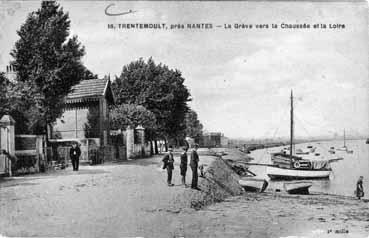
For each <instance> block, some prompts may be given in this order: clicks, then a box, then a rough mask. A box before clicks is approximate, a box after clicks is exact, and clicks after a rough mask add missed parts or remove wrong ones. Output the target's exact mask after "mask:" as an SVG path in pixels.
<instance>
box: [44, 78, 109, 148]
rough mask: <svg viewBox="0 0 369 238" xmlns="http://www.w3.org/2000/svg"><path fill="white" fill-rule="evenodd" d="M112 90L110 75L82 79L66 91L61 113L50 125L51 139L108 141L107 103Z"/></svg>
mask: <svg viewBox="0 0 369 238" xmlns="http://www.w3.org/2000/svg"><path fill="white" fill-rule="evenodd" d="M112 104H114V94H113V91H112V89H111V82H110V80H109V79H90V80H83V81H81V82H80V83H79V84H77V85H75V86H74V87H73V88H72V90H71V92H70V93H69V94H68V95H67V97H66V100H65V104H64V113H63V115H62V116H61V117H60V118H59V119H58V120H57V121H56V123H55V124H54V125H53V126H52V128H51V133H50V134H51V138H52V139H80V138H99V142H100V145H107V144H109V141H110V140H109V137H110V126H109V125H110V118H109V105H112Z"/></svg>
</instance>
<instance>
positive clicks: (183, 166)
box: [179, 147, 188, 187]
mask: <svg viewBox="0 0 369 238" xmlns="http://www.w3.org/2000/svg"><path fill="white" fill-rule="evenodd" d="M187 160H188V159H187V147H183V153H182V154H181V164H180V165H179V168H180V170H181V176H182V185H183V186H185V187H187V185H186V172H187Z"/></svg>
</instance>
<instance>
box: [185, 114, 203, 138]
mask: <svg viewBox="0 0 369 238" xmlns="http://www.w3.org/2000/svg"><path fill="white" fill-rule="evenodd" d="M185 123H186V136H188V137H191V138H194V139H195V141H196V142H197V143H198V142H199V140H200V137H201V136H202V129H203V126H202V124H201V122H200V120H199V119H198V116H197V113H196V112H195V111H194V110H189V111H188V112H187V113H186V117H185Z"/></svg>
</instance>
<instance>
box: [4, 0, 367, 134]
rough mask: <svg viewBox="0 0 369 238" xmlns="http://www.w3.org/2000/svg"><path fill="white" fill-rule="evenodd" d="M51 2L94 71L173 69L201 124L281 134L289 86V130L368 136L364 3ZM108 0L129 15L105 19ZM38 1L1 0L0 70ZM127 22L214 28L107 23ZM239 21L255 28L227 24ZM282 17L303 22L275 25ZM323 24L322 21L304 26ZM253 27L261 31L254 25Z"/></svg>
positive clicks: (285, 130)
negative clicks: (145, 64) (149, 63)
mask: <svg viewBox="0 0 369 238" xmlns="http://www.w3.org/2000/svg"><path fill="white" fill-rule="evenodd" d="M59 3H60V5H61V6H62V7H63V9H64V10H65V11H67V12H69V16H70V19H71V34H72V35H77V36H78V39H79V40H80V42H81V43H82V44H83V45H84V46H85V48H86V55H85V56H84V58H83V61H84V63H85V65H86V66H87V67H88V68H89V69H90V70H91V71H92V72H94V73H96V74H98V75H99V77H103V76H104V75H108V74H110V75H111V76H114V75H119V74H120V73H121V70H122V67H123V66H124V65H126V64H129V63H130V62H131V61H134V60H137V59H139V58H141V57H142V58H143V59H148V58H149V57H153V59H154V61H155V62H157V63H159V62H161V63H163V64H166V65H168V66H169V67H170V68H173V69H174V68H176V69H179V70H180V71H181V72H182V74H183V77H184V78H185V79H186V80H185V85H186V86H187V87H188V89H189V90H190V92H191V98H192V101H191V102H190V103H189V104H190V107H191V108H193V109H194V110H195V111H196V112H197V113H198V115H199V119H200V120H201V122H202V124H203V125H204V128H205V130H207V131H219V132H222V133H224V134H225V135H226V136H227V137H232V138H265V137H269V138H276V137H286V136H288V133H289V107H290V106H289V96H290V91H291V90H293V93H294V99H295V100H294V103H295V124H296V126H295V134H296V136H300V137H312V136H323V135H324V136H333V134H334V133H338V135H341V134H342V133H343V129H344V128H345V129H346V133H347V134H351V135H365V136H367V135H369V118H368V117H369V104H368V102H369V100H368V99H369V98H368V96H369V94H368V92H369V91H368V88H369V81H368V53H369V51H368V42H369V41H368V16H367V13H368V7H367V5H368V3H367V2H351V1H349V2H344V1H338V2H334V1H333V2H332V1H329V2H316V1H313V2H309V1H301V2H298V1H289V2H283V1H272V2H267V1H262V2H258V1H249V2H189V1H183V2H171V1H170V2H162V1H160V2H146V1H128V2H125V1H59ZM112 3H114V4H115V5H113V6H111V7H110V8H109V10H110V12H114V13H119V12H126V11H129V10H133V11H136V12H134V13H132V14H126V15H121V16H107V15H106V14H105V13H104V10H105V8H106V7H107V6H108V5H109V4H112ZM39 7H40V2H39V1H18V2H17V1H1V0H0V27H1V28H0V29H1V30H0V70H1V71H5V67H6V65H7V64H8V63H9V60H11V57H10V55H9V52H10V51H11V49H12V48H13V46H14V43H15V42H16V40H17V39H18V37H17V34H16V31H17V30H18V29H19V28H20V26H21V24H22V23H23V22H24V21H25V19H26V17H27V15H28V14H29V13H30V12H32V11H35V10H37V8H39ZM126 23H165V24H166V25H167V26H168V27H170V25H171V24H185V26H186V24H187V23H210V24H212V25H213V28H212V29H178V30H174V29H167V30H163V29H156V30H150V29H141V30H140V29H117V28H116V29H108V24H114V25H115V26H117V24H126ZM240 23H243V24H253V26H254V28H252V29H235V24H240ZM272 23H273V24H277V26H278V28H277V29H272V28H271V24H272ZM282 23H287V24H303V23H306V24H310V26H311V28H310V29H282V28H281V24H282ZM321 23H323V24H326V25H327V28H326V29H321V28H319V29H313V28H312V27H313V25H314V24H321ZM225 24H226V25H228V24H229V25H231V27H232V28H227V29H226V28H225V27H224V25H225ZM256 24H268V25H269V28H268V29H256V28H255V25H256ZM329 24H344V25H345V28H344V29H337V28H336V29H332V28H329ZM217 25H219V26H221V27H216V26H217Z"/></svg>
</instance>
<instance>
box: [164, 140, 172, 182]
mask: <svg viewBox="0 0 369 238" xmlns="http://www.w3.org/2000/svg"><path fill="white" fill-rule="evenodd" d="M163 162H164V166H163V169H167V174H168V179H167V182H168V186H174V184H172V174H173V169H174V157H173V147H172V146H169V149H168V153H167V154H166V155H165V156H164V158H163Z"/></svg>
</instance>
